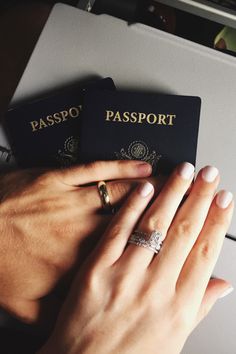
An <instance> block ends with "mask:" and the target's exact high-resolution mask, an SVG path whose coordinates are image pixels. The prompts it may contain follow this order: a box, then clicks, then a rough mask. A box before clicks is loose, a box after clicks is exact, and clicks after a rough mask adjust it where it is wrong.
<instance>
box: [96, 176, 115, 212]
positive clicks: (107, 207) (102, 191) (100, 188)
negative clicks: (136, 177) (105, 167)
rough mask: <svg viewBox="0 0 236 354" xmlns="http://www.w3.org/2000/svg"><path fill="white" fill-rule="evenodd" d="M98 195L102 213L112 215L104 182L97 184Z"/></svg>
mask: <svg viewBox="0 0 236 354" xmlns="http://www.w3.org/2000/svg"><path fill="white" fill-rule="evenodd" d="M98 193H99V195H100V198H101V202H102V206H103V209H104V211H106V212H109V213H113V209H112V206H111V201H110V197H109V193H108V190H107V185H106V182H104V181H100V182H98Z"/></svg>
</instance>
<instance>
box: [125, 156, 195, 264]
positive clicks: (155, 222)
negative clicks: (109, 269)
mask: <svg viewBox="0 0 236 354" xmlns="http://www.w3.org/2000/svg"><path fill="white" fill-rule="evenodd" d="M193 176H194V166H193V165H192V164H190V163H188V162H185V163H183V164H181V165H180V166H178V167H177V169H176V170H175V171H174V172H173V174H172V176H171V177H170V179H169V181H168V182H167V183H166V185H165V186H164V187H163V189H162V191H161V192H160V194H159V196H158V197H157V198H156V200H155V201H154V202H153V204H152V205H151V207H150V208H149V209H148V210H147V211H146V213H145V214H144V216H143V218H142V219H141V221H140V222H139V224H138V226H137V230H138V231H141V232H144V233H145V234H148V235H150V234H151V233H152V232H153V231H154V230H157V231H159V232H161V234H162V239H164V238H165V235H166V233H167V230H168V228H169V226H170V224H171V222H172V220H173V218H174V216H175V213H176V211H177V209H178V207H179V205H180V203H181V201H182V199H183V197H184V195H185V193H186V192H187V190H188V188H189V187H190V185H191V182H192V179H193ZM153 255H154V252H153V251H150V250H149V249H147V248H144V247H137V245H133V244H129V245H128V247H127V249H126V251H125V252H124V255H123V256H122V258H123V259H122V261H123V262H124V261H125V262H126V263H127V265H126V266H128V265H130V266H131V267H133V266H134V265H137V264H140V263H142V266H146V267H147V266H148V265H149V263H150V261H151V260H152V258H153Z"/></svg>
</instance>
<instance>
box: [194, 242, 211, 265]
mask: <svg viewBox="0 0 236 354" xmlns="http://www.w3.org/2000/svg"><path fill="white" fill-rule="evenodd" d="M197 254H198V256H199V257H200V258H201V259H203V260H205V261H210V260H212V258H213V257H214V254H215V248H214V246H213V244H212V242H210V241H209V240H207V239H205V240H204V241H201V242H199V244H198V245H197Z"/></svg>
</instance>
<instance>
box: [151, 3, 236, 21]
mask: <svg viewBox="0 0 236 354" xmlns="http://www.w3.org/2000/svg"><path fill="white" fill-rule="evenodd" d="M156 1H158V2H161V3H163V4H165V5H169V6H172V7H176V8H177V9H179V10H182V11H186V12H189V13H191V14H193V15H197V16H200V17H204V18H207V19H208V20H210V21H214V22H218V23H222V24H223V25H225V26H229V27H233V28H236V11H235V10H232V9H228V8H227V7H223V6H220V5H218V4H215V3H213V2H210V1H207V0H156Z"/></svg>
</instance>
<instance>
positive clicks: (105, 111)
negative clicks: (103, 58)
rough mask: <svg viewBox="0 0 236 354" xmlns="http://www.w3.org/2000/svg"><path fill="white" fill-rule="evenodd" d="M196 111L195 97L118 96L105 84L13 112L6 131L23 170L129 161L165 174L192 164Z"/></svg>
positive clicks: (106, 81) (73, 90)
mask: <svg viewBox="0 0 236 354" xmlns="http://www.w3.org/2000/svg"><path fill="white" fill-rule="evenodd" d="M200 106H201V100H200V98H199V97H193V96H177V95H164V94H155V93H152V94H150V93H149V94H148V93H137V92H125V91H116V90H115V85H114V83H113V81H112V79H110V78H107V79H103V80H99V81H97V82H96V83H92V84H91V83H90V84H89V85H87V86H85V87H83V88H81V87H73V88H70V89H67V90H66V91H64V92H61V93H59V94H56V95H54V96H51V97H47V98H46V99H43V100H42V99H41V100H38V101H35V102H31V103H28V104H26V105H24V106H22V107H18V108H15V109H11V110H9V111H8V113H7V117H6V126H7V131H8V133H9V136H10V139H11V141H12V148H13V152H14V155H15V157H16V159H17V161H18V163H19V165H20V166H22V167H32V166H45V167H58V166H69V165H72V164H74V163H80V162H90V161H95V160H114V159H130V160H131V159H132V160H142V161H147V162H149V163H150V164H151V165H152V166H153V171H154V174H158V173H162V174H168V173H169V172H170V171H171V170H172V169H173V167H175V166H176V165H177V164H179V163H181V162H183V161H188V162H191V163H193V164H195V160H196V151H197V138H198V127H199V116H200ZM22 137H23V138H22Z"/></svg>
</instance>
